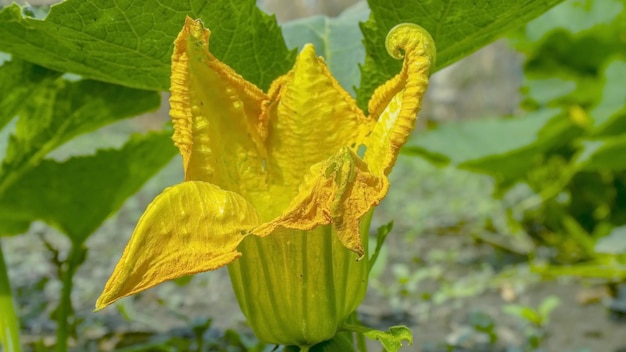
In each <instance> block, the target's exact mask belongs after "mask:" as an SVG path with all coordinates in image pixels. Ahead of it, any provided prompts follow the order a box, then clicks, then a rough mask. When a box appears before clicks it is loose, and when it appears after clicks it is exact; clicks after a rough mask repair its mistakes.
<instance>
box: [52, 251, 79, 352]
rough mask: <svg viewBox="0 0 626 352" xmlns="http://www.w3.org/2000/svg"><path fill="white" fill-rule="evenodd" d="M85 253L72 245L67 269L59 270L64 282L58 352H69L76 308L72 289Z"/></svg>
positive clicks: (59, 312) (59, 315) (59, 318)
mask: <svg viewBox="0 0 626 352" xmlns="http://www.w3.org/2000/svg"><path fill="white" fill-rule="evenodd" d="M84 255H85V251H84V249H83V247H82V246H81V245H77V244H75V243H72V247H71V249H70V254H69V256H68V257H67V259H66V260H65V263H64V264H65V265H66V267H65V268H64V269H63V267H61V270H59V274H60V276H61V277H60V278H61V279H62V280H63V287H62V289H61V301H60V302H59V308H58V309H57V314H56V321H57V334H56V337H57V343H56V347H55V351H56V352H66V351H67V340H68V337H69V335H70V332H69V330H70V320H71V321H74V308H73V306H72V288H73V286H74V274H76V270H77V269H78V266H79V265H80V263H82V261H83V259H84Z"/></svg>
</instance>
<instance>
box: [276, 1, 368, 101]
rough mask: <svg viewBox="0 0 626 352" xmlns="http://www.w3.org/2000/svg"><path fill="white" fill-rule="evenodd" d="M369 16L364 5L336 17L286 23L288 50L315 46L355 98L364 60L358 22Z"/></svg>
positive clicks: (340, 81)
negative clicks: (360, 69) (289, 48)
mask: <svg viewBox="0 0 626 352" xmlns="http://www.w3.org/2000/svg"><path fill="white" fill-rule="evenodd" d="M369 13H370V11H369V8H368V7H367V6H366V4H365V3H364V2H362V3H358V4H357V5H355V6H353V7H351V8H349V9H347V10H346V11H344V12H342V13H341V15H340V16H338V17H335V18H328V17H326V16H314V17H307V18H304V19H299V20H295V21H291V22H288V23H285V24H284V25H283V35H284V36H285V42H286V43H287V46H288V47H294V46H297V47H298V48H302V46H304V44H306V43H311V44H313V45H314V46H315V49H316V51H317V54H318V55H321V56H323V57H324V61H325V62H326V65H328V68H329V69H330V72H331V73H332V74H333V76H335V78H336V79H337V81H339V83H340V84H341V86H343V87H344V88H345V89H346V90H347V91H348V92H350V94H352V95H353V96H354V95H355V92H354V88H355V87H356V85H358V84H359V79H360V78H361V72H360V71H359V64H362V63H363V60H364V59H365V48H363V44H362V43H361V40H362V38H363V35H362V34H361V30H360V29H359V21H365V20H367V17H368V16H369Z"/></svg>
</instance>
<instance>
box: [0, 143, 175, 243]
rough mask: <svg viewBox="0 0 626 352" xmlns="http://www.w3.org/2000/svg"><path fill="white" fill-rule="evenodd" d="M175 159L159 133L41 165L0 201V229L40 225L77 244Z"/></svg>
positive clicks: (169, 145) (10, 189)
mask: <svg viewBox="0 0 626 352" xmlns="http://www.w3.org/2000/svg"><path fill="white" fill-rule="evenodd" d="M175 154H176V148H175V147H174V146H173V144H172V141H171V132H169V131H164V132H158V133H150V134H147V135H134V136H133V137H131V138H130V139H129V141H128V142H127V143H126V144H125V145H124V147H123V148H121V149H119V150H115V149H113V150H101V151H98V152H97V153H96V154H95V155H90V156H79V157H74V158H71V159H68V160H67V161H65V162H57V161H54V160H44V161H42V162H41V163H40V164H39V165H38V166H37V167H35V168H32V169H30V170H29V171H28V172H27V173H26V174H24V175H23V176H22V177H21V178H20V179H19V180H18V181H17V182H16V183H15V184H14V185H13V186H12V187H11V188H9V189H8V190H7V192H6V193H5V194H4V195H2V196H1V197H0V214H1V215H0V223H2V222H4V220H5V219H12V220H20V221H33V220H43V221H45V222H46V223H48V224H49V225H51V226H54V227H56V228H58V229H59V230H60V231H62V232H63V233H65V234H67V235H68V236H69V237H70V239H71V240H72V242H73V243H75V244H80V243H82V242H83V241H84V240H85V239H86V238H87V237H88V236H89V235H90V234H91V233H92V232H93V231H94V230H96V229H97V228H98V227H99V226H100V225H101V224H102V222H103V221H104V220H105V219H106V218H107V217H108V216H109V215H111V214H112V213H113V212H115V211H116V210H117V209H119V208H120V207H121V206H122V204H123V202H124V201H125V200H126V198H128V197H129V196H131V195H132V194H134V193H136V192H137V191H138V190H139V188H140V187H141V185H143V184H144V183H145V182H146V181H147V180H148V179H150V178H151V177H152V176H153V175H154V174H155V173H156V172H157V171H158V170H160V169H161V168H162V167H163V166H165V165H166V164H167V163H168V162H169V161H170V160H171V159H172V157H173V156H174V155H175Z"/></svg>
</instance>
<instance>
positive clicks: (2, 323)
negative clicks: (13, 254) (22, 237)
mask: <svg viewBox="0 0 626 352" xmlns="http://www.w3.org/2000/svg"><path fill="white" fill-rule="evenodd" d="M0 312H2V314H0V339H1V340H0V342H2V345H3V346H4V350H5V351H6V352H20V351H21V350H22V347H21V345H20V324H19V319H18V317H17V314H16V312H15V305H14V304H13V295H12V293H11V284H10V282H9V275H8V272H7V266H6V264H5V263H4V254H3V253H2V241H1V240H0Z"/></svg>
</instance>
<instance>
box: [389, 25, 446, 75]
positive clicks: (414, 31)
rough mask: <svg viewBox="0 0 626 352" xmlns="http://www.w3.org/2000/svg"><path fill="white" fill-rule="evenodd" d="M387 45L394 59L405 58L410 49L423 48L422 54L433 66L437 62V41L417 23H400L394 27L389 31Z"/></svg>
mask: <svg viewBox="0 0 626 352" xmlns="http://www.w3.org/2000/svg"><path fill="white" fill-rule="evenodd" d="M385 47H386V48H387V52H388V53H389V55H391V57H393V58H394V59H402V58H404V54H405V53H406V52H407V51H409V50H413V49H417V50H421V51H422V53H421V54H422V55H424V56H427V57H428V59H429V60H430V65H431V67H433V66H434V64H435V57H436V52H437V49H436V48H435V41H434V40H433V37H432V36H431V35H430V33H428V31H427V30H426V29H424V28H423V27H422V26H418V25H416V24H415V23H400V24H398V25H396V26H395V27H393V28H392V29H391V30H390V31H389V33H387V38H386V39H385Z"/></svg>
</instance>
